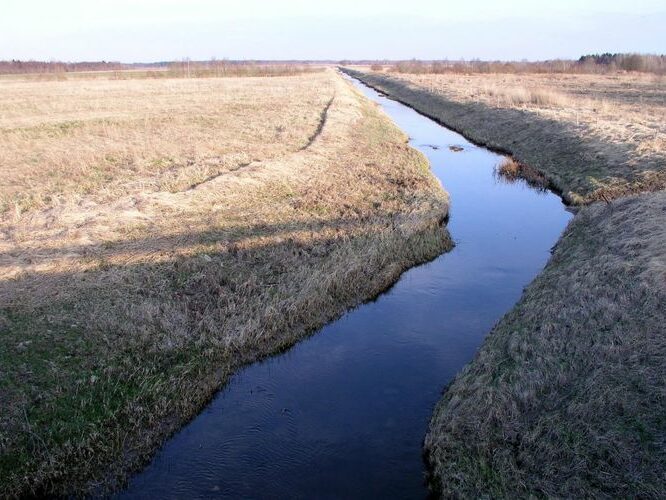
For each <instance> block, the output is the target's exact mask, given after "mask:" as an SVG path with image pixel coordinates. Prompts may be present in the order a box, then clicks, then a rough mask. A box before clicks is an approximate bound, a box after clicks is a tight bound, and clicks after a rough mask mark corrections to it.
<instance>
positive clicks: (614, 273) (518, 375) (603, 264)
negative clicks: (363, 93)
mask: <svg viewBox="0 0 666 500" xmlns="http://www.w3.org/2000/svg"><path fill="white" fill-rule="evenodd" d="M363 79H365V80H366V81H368V82H369V83H371V84H372V85H374V86H376V87H378V88H379V89H380V90H384V91H386V92H387V93H388V94H390V95H392V96H393V97H396V98H398V99H399V100H402V101H404V102H406V103H407V104H410V105H413V106H414V107H415V108H416V109H418V110H419V111H422V112H424V113H426V114H429V115H431V116H433V117H435V118H437V119H439V120H441V121H443V122H444V123H446V124H451V125H453V126H454V127H456V128H458V129H459V130H460V131H462V132H463V133H465V134H468V135H469V136H470V137H471V138H472V139H474V140H477V141H479V142H481V143H484V144H490V145H491V146H494V147H498V148H500V149H504V150H508V151H511V152H513V153H514V154H515V155H516V156H517V157H518V159H520V160H522V161H531V162H532V163H530V167H534V166H536V167H538V168H539V169H542V170H543V171H544V172H546V173H547V174H548V175H549V177H550V178H551V179H556V185H557V186H558V187H559V188H561V189H562V190H563V191H565V192H566V193H567V195H568V196H567V197H568V199H569V201H574V202H584V201H591V200H593V199H594V192H593V185H591V184H589V183H587V182H586V180H585V176H586V174H588V173H590V171H591V170H589V169H591V168H594V169H596V170H597V171H600V172H604V171H605V172H607V171H608V169H606V170H604V169H605V168H607V167H605V166H604V164H603V163H602V162H597V163H592V164H588V163H585V160H586V159H588V160H589V158H588V157H584V156H583V157H582V158H583V159H582V160H581V158H579V157H578V155H579V154H581V152H582V151H584V149H585V148H586V147H587V145H586V144H585V141H584V139H582V138H572V137H570V136H566V135H562V136H557V137H551V136H549V134H550V133H552V131H553V130H552V128H550V127H551V124H550V122H548V121H546V122H545V123H540V122H539V121H538V120H537V121H535V120H534V119H533V118H532V119H531V121H530V123H529V127H528V128H527V129H525V130H523V129H522V127H523V126H522V125H521V123H520V120H522V119H523V114H522V113H520V112H516V111H514V110H506V109H504V110H502V109H497V110H494V109H490V108H488V107H487V106H485V105H475V104H474V103H456V102H450V101H446V100H444V99H442V98H441V97H437V96H433V95H431V94H429V92H428V91H427V90H425V89H415V88H413V87H412V88H408V87H406V86H405V85H404V84H401V83H398V82H396V81H394V80H390V79H387V78H386V77H381V76H376V75H371V76H364V77H363ZM449 120H451V121H449ZM514 134H515V135H514ZM514 141H515V142H514ZM581 148H583V149H581ZM662 154H663V152H662ZM659 175H663V166H662V170H661V173H660V174H659ZM625 178H626V179H630V178H631V172H630V171H629V170H627V171H626V175H625ZM635 187H637V186H635ZM656 187H658V186H653V185H649V186H642V187H640V188H638V187H637V188H638V189H639V190H640V189H647V190H650V189H654V188H656ZM625 192H626V191H625V190H622V189H619V190H609V191H606V193H605V195H606V197H608V198H611V197H613V196H619V195H621V194H623V193H625ZM664 228H666V193H664V192H663V191H662V192H658V193H648V194H643V195H640V196H631V197H627V198H621V197H620V198H617V199H615V200H612V201H611V202H610V203H596V204H592V205H590V206H588V207H585V208H583V209H581V210H580V212H579V213H578V214H577V216H576V217H575V218H574V220H573V221H572V223H571V224H570V226H569V228H568V229H567V231H566V233H565V235H564V236H563V238H562V240H561V241H560V242H559V243H558V245H557V247H556V249H555V251H554V254H553V257H552V258H551V260H550V261H549V263H548V265H547V267H546V269H545V270H544V272H543V273H542V274H541V275H540V276H539V277H538V278H537V279H536V280H535V281H534V282H533V283H532V284H531V285H530V286H529V287H528V288H527V290H526V291H525V294H524V295H523V297H522V299H521V301H520V302H519V304H518V305H517V306H516V307H515V308H514V309H513V310H512V311H511V312H509V313H508V314H507V315H506V316H505V317H504V318H503V319H502V320H501V321H500V322H499V323H498V325H497V326H496V327H495V328H494V329H493V331H492V333H491V334H490V335H489V336H488V338H487V340H486V342H485V343H484V345H483V346H482V348H481V350H480V352H479V353H478V355H477V356H476V357H475V359H474V360H473V361H472V362H471V363H470V364H469V365H468V366H467V367H466V368H465V369H464V370H463V372H462V373H461V374H460V375H459V376H458V377H457V378H456V379H455V380H454V381H453V382H452V383H451V385H450V386H449V387H448V388H447V390H446V392H445V393H444V397H443V398H442V400H441V401H440V403H439V404H438V406H437V408H436V410H435V413H434V415H433V418H432V421H431V423H430V429H429V432H428V435H427V437H426V441H425V449H426V453H427V456H428V460H429V462H430V464H431V465H432V475H433V484H434V485H435V486H436V487H437V488H438V489H439V491H440V493H441V494H442V496H460V495H462V496H480V495H481V496H483V495H491V496H531V495H537V496H542V495H546V496H563V497H572V496H573V497H578V496H599V495H609V496H627V495H632V496H633V495H638V496H648V497H658V496H660V495H661V494H663V491H664V489H665V488H666V473H665V471H666V444H665V443H666V419H665V418H664V415H666V389H665V388H666V307H665V306H664V304H666V243H665V242H666V231H665V230H664Z"/></svg>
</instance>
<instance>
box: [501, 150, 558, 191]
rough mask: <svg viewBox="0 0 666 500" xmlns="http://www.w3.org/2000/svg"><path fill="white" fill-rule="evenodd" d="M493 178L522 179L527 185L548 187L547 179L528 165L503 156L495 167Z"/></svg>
mask: <svg viewBox="0 0 666 500" xmlns="http://www.w3.org/2000/svg"><path fill="white" fill-rule="evenodd" d="M494 174H495V178H497V179H499V180H503V181H506V182H517V181H519V180H524V181H525V182H527V184H528V185H530V186H532V187H533V188H535V189H541V190H546V189H548V188H549V183H548V179H546V177H545V176H544V175H543V174H542V173H541V172H539V171H538V170H536V169H535V168H533V167H530V166H529V165H523V164H522V163H518V162H517V161H516V160H514V159H513V158H509V157H506V158H504V159H503V160H502V161H501V162H500V164H499V165H497V167H495V172H494Z"/></svg>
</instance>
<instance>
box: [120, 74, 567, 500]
mask: <svg viewBox="0 0 666 500" xmlns="http://www.w3.org/2000/svg"><path fill="white" fill-rule="evenodd" d="M354 85H356V87H357V88H358V89H360V90H361V91H362V92H363V93H364V94H365V95H366V96H367V97H368V98H369V99H371V100H373V101H375V102H376V103H378V104H379V105H381V107H382V108H383V110H384V111H385V112H386V113H387V114H388V115H389V116H390V117H391V118H392V119H393V120H394V122H395V123H396V124H397V125H398V126H399V127H400V128H401V129H402V130H404V131H405V132H406V133H407V134H409V136H410V137H411V140H410V144H411V145H412V146H414V147H415V148H417V149H419V150H420V151H422V152H423V153H424V154H425V155H426V156H427V157H428V159H429V160H430V163H431V166H432V170H433V172H434V174H435V175H436V176H437V177H438V178H439V179H440V180H441V181H442V184H443V185H444V187H445V189H446V190H447V191H448V192H449V193H450V195H451V213H450V221H449V224H448V228H449V231H450V233H451V235H452V237H453V239H454V240H455V242H456V247H455V248H454V249H453V250H452V251H451V252H449V253H447V254H444V255H442V256H440V257H439V258H437V259H436V260H434V261H432V262H430V263H428V264H425V265H422V266H419V267H416V268H413V269H411V270H409V271H408V272H406V273H405V274H404V275H403V276H402V277H401V278H400V280H399V281H398V283H397V284H396V285H395V286H393V287H392V288H391V289H390V290H389V291H387V292H386V293H384V294H382V295H381V296H380V297H379V298H378V299H377V300H375V301H373V302H370V303H368V304H365V305H362V306H360V307H358V308H357V309H354V310H352V311H350V312H348V313H346V314H345V315H344V316H343V317H341V318H340V319H339V320H337V321H335V322H333V323H331V324H329V325H327V326H325V327H324V328H322V329H321V330H320V331H319V332H318V333H317V334H315V335H313V336H312V337H311V338H309V339H308V340H305V341H303V342H301V343H299V344H297V345H296V346H295V347H293V348H292V349H291V350H289V351H288V352H286V353H284V354H281V355H279V356H275V357H273V358H270V359H268V360H266V361H263V362H261V363H256V364H254V365H251V366H249V367H247V368H246V369H244V370H242V371H241V372H239V373H238V374H236V375H235V376H234V377H233V378H232V380H231V382H230V383H229V385H228V386H227V387H225V388H224V390H222V391H221V392H220V393H219V394H218V395H217V396H216V398H215V399H214V400H213V401H212V402H211V403H210V405H209V406H208V407H207V408H206V409H205V410H204V411H203V412H202V413H201V415H199V416H198V417H197V418H196V419H195V420H194V421H192V422H191V423H190V424H189V425H187V426H186V427H184V428H183V429H182V430H181V431H180V432H179V433H177V434H176V435H175V436H174V437H173V438H172V439H170V440H169V441H167V442H166V443H165V445H164V446H163V448H162V449H161V450H160V451H159V452H158V453H157V455H156V456H155V458H154V460H153V462H152V463H151V464H150V465H149V466H148V467H147V468H146V469H145V470H144V471H143V472H141V473H140V474H138V475H137V476H135V477H134V478H133V479H132V480H131V481H130V483H129V485H128V488H127V490H125V491H124V492H121V493H120V494H119V495H118V496H119V497H125V498H192V497H219V496H224V497H231V498H269V497H270V498H276V497H277V498H340V497H344V498H349V497H356V498H369V497H391V498H395V497H400V498H423V497H425V496H426V495H427V489H426V486H425V483H424V464H423V461H422V456H421V446H422V442H423V437H424V435H425V432H426V429H427V425H428V421H429V419H430V416H431V414H432V410H433V407H434V405H435V403H436V402H437V400H438V399H439V397H440V395H441V391H442V388H443V387H444V386H445V385H446V384H447V383H448V382H449V381H450V380H451V379H452V377H454V376H455V374H456V373H457V372H458V371H459V370H460V369H461V368H462V367H463V365H465V364H466V363H467V362H468V361H470V360H471V359H472V357H473V356H474V353H475V351H476V350H477V349H478V347H479V345H480V344H481V342H482V341H483V338H484V337H485V335H486V334H487V333H488V332H489V331H490V330H491V328H492V327H493V325H494V324H495V323H496V322H497V321H498V320H499V318H500V317H501V316H502V315H503V314H504V313H505V312H507V311H508V310H509V309H510V308H511V307H512V306H513V305H514V304H515V302H516V301H517V300H518V298H519V297H520V295H521V292H522V290H523V287H525V286H526V285H527V284H528V283H529V282H530V281H531V280H532V279H533V278H534V277H535V276H536V275H537V274H538V273H539V271H540V270H541V269H542V268H543V266H544V265H545V263H546V261H547V259H548V257H549V250H550V248H551V247H552V246H553V245H554V244H555V242H556V241H557V239H558V237H559V236H560V234H561V232H562V230H563V229H564V227H565V225H566V224H567V222H568V221H569V219H570V218H571V214H570V213H569V212H567V211H566V210H565V207H564V205H563V204H562V203H561V201H560V199H559V198H558V197H557V196H555V195H554V194H552V193H544V192H539V191H536V190H534V189H532V188H530V187H528V186H527V185H526V184H524V183H522V182H518V183H514V184H507V183H503V182H501V181H499V180H497V179H496V178H495V177H494V176H493V168H494V167H495V166H496V165H497V163H498V162H499V161H500V160H501V156H499V155H497V154H494V153H492V152H490V151H488V150H486V149H483V148H481V147H477V146H474V145H472V144H470V143H469V142H467V141H466V140H465V139H464V138H463V137H461V136H460V135H458V134H456V133H454V132H452V131H450V130H448V129H446V128H444V127H442V126H440V125H438V124H437V123H435V122H433V121H432V120H430V119H428V118H426V117H424V116H422V115H420V114H418V113H417V112H416V111H414V110H412V109H410V108H408V107H406V106H404V105H402V104H400V103H398V102H396V101H393V100H390V99H388V98H386V97H383V96H381V95H380V94H378V93H377V92H375V91H374V90H372V89H370V88H368V87H366V86H364V85H363V84H361V83H359V82H357V81H354ZM449 146H461V147H462V148H463V150H462V151H460V152H454V151H451V150H450V149H449Z"/></svg>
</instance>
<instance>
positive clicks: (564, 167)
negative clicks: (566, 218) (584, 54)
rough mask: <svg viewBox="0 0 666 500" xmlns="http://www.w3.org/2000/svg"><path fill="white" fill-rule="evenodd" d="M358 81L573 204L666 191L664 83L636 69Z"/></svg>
mask: <svg viewBox="0 0 666 500" xmlns="http://www.w3.org/2000/svg"><path fill="white" fill-rule="evenodd" d="M354 76H357V77H361V78H362V79H363V81H365V82H366V83H367V84H369V85H371V86H373V87H375V88H377V89H379V90H381V91H382V92H385V93H387V94H389V95H391V96H392V97H393V98H395V99H397V100H399V101H401V102H404V103H405V104H407V105H409V106H411V107H413V108H414V109H416V110H418V111H419V112H421V113H423V114H425V115H427V116H429V117H430V118H433V119H434V120H437V121H439V122H440V123H443V124H444V125H446V126H447V127H449V128H451V129H453V130H456V131H457V132H460V133H461V134H463V135H464V136H465V137H467V138H468V139H470V140H472V141H473V142H476V143H479V144H481V145H484V146H486V147H488V148H490V149H495V150H498V151H501V152H503V153H506V154H509V155H511V156H512V157H513V158H514V159H515V160H516V161H517V162H518V163H519V164H523V165H527V166H529V167H531V168H533V169H537V170H539V171H540V172H541V173H542V174H543V175H544V176H545V178H546V180H547V182H546V187H548V188H550V189H552V190H554V191H556V192H558V193H559V194H560V195H561V196H562V198H563V199H564V200H565V201H566V202H567V203H569V204H573V205H581V204H586V203H590V202H593V201H599V200H608V199H612V198H617V197H618V196H626V195H630V194H635V193H640V192H651V191H659V190H661V189H664V188H666V173H665V170H664V165H666V125H665V124H664V121H663V116H664V113H666V101H665V99H664V97H665V95H666V87H665V84H664V80H663V78H661V77H657V76H650V77H645V76H636V75H631V74H629V75H615V76H612V75H611V76H603V75H496V74H481V75H478V74H477V75H409V74H400V75H393V74H390V75H389V74H385V73H371V72H365V73H359V72H354Z"/></svg>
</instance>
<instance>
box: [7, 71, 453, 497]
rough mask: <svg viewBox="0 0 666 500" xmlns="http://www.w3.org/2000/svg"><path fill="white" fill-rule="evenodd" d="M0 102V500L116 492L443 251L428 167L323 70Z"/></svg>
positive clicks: (438, 189)
mask: <svg viewBox="0 0 666 500" xmlns="http://www.w3.org/2000/svg"><path fill="white" fill-rule="evenodd" d="M0 89H1V92H0V155H1V156H0V166H1V168H2V170H3V173H4V175H5V177H4V179H5V182H3V184H2V188H1V189H0V196H1V199H2V211H1V212H0V329H1V331H2V334H1V335H0V451H1V453H0V496H26V495H81V494H85V493H95V494H102V493H103V492H106V491H108V489H114V488H117V487H119V485H121V484H122V482H123V480H124V479H125V478H126V477H127V474H128V473H129V472H132V471H133V470H136V469H137V468H139V467H141V466H142V465H143V464H145V463H146V461H147V460H148V459H149V457H150V456H151V454H152V453H153V452H154V450H155V448H156V447H157V446H159V444H160V443H161V442H162V441H163V440H164V439H165V438H166V437H168V436H169V435H170V434H171V433H173V432H174V431H176V430H177V429H178V428H180V426H182V425H183V424H184V423H185V422H187V421H188V420H189V419H190V418H192V417H193V416H194V415H196V414H197V412H198V411H199V410H200V409H201V408H202V406H203V405H204V404H205V403H206V402H207V401H208V400H209V399H210V398H211V396H212V395H213V394H214V393H215V391H216V390H218V389H219V388H220V387H222V386H223V385H224V383H225V382H226V381H227V380H228V378H229V377H230V375H231V374H233V373H234V371H235V370H237V369H238V368H239V367H241V366H243V365H245V364H247V363H250V362H252V361H255V360H257V359H260V358H262V357H264V356H267V355H270V354H272V353H275V352H279V351H281V350H283V349H286V348H287V347H289V346H290V345H292V344H293V343H294V342H295V341H297V340H298V339H299V338H302V337H304V336H306V335H308V334H310V333H312V332H313V331H314V330H315V329H317V328H318V327H320V326H322V325H323V324H325V323H326V322H328V321H330V320H331V319H333V318H335V317H337V316H338V315H340V314H341V313H342V312H344V311H345V310H346V309H348V308H349V307H352V306H354V305H357V304H359V303H361V302H363V301H365V300H368V299H370V298H372V297H374V296H375V295H377V294H378V293H380V292H381V291H383V290H385V289H386V288H387V287H388V286H390V285H391V284H392V283H393V282H394V281H395V280H396V279H397V277H398V276H399V275H400V273H401V272H402V271H404V270H405V269H407V268H409V267H411V266H413V265H415V264H417V263H421V262H424V261H427V260H429V259H432V258H434V257H435V256H437V255H438V254H440V253H441V252H443V251H445V250H447V249H448V248H450V247H451V241H450V239H449V237H448V234H447V232H446V230H445V229H443V228H442V223H443V221H444V219H445V217H446V215H447V211H448V197H447V195H446V192H445V191H444V190H443V189H442V186H441V185H440V183H439V182H438V181H437V180H436V179H435V178H434V177H433V176H432V174H431V172H430V170H429V166H428V163H427V160H426V159H425V157H423V156H422V155H421V154H420V153H418V152H417V151H415V150H413V149H412V148H410V147H409V146H408V145H407V138H406V137H405V136H404V134H403V133H402V132H400V131H399V130H398V129H397V128H396V127H395V126H394V125H393V124H392V123H391V122H390V120H389V119H388V118H387V117H386V116H385V115H383V114H381V113H380V112H379V111H378V110H377V109H376V107H375V106H374V105H373V104H371V103H370V102H368V101H367V100H365V99H364V98H363V97H362V96H361V95H360V94H359V93H357V91H355V90H354V89H353V88H352V86H351V85H350V84H349V83H348V82H345V81H344V80H343V79H342V78H341V77H340V76H339V75H337V74H336V73H335V72H333V71H330V70H328V71H323V72H322V71H320V72H310V71H308V72H302V73H299V74H294V75H290V76H277V75H273V76H272V77H270V78H266V77H233V78H215V77H209V78H205V79H204V78H201V79H195V78H177V79H149V78H141V79H136V78H128V79H115V78H111V77H108V78H103V77H99V76H97V77H95V78H94V79H87V78H83V77H77V78H73V79H65V80H55V81H35V80H34V78H32V77H26V78H19V77H16V76H15V75H13V76H12V78H7V79H0Z"/></svg>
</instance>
